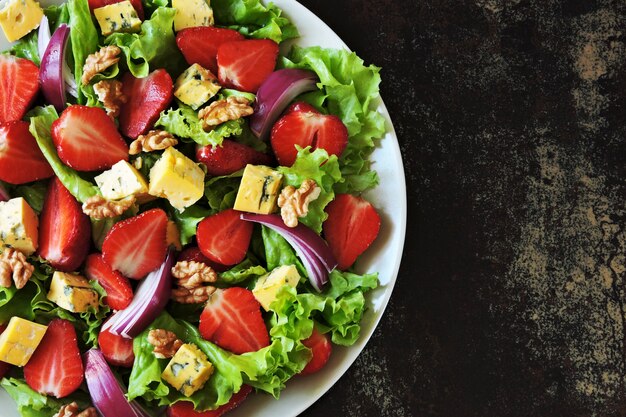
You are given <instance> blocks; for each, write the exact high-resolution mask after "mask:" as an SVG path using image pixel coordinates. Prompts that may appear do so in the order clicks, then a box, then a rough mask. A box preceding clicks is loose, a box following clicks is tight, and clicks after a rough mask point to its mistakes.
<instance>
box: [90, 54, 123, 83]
mask: <svg viewBox="0 0 626 417" xmlns="http://www.w3.org/2000/svg"><path fill="white" fill-rule="evenodd" d="M121 52H122V50H121V49H120V48H118V47H117V46H115V45H109V46H105V47H102V48H100V50H99V51H96V52H94V53H93V54H91V55H89V56H88V57H87V59H86V60H85V65H84V66H83V76H82V77H81V82H82V83H83V85H87V84H89V82H90V81H91V79H92V78H93V77H95V76H96V75H97V74H99V73H101V72H102V71H104V70H106V69H107V68H109V67H111V66H113V65H115V64H117V63H118V61H119V60H120V57H119V55H120V53H121Z"/></svg>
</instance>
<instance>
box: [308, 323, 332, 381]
mask: <svg viewBox="0 0 626 417" xmlns="http://www.w3.org/2000/svg"><path fill="white" fill-rule="evenodd" d="M302 344H303V345H304V346H306V347H308V348H309V349H311V353H312V354H313V357H312V358H311V360H310V361H309V363H307V364H306V366H305V367H304V369H303V370H302V371H301V372H300V375H309V374H312V373H315V372H317V371H319V370H320V369H322V368H323V367H324V365H326V362H328V358H330V354H331V352H332V350H333V346H332V344H331V343H330V339H329V337H328V335H325V334H322V333H320V331H319V330H317V328H315V327H314V328H313V333H311V336H309V337H308V338H307V339H305V340H303V341H302Z"/></svg>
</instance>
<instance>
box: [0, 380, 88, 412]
mask: <svg viewBox="0 0 626 417" xmlns="http://www.w3.org/2000/svg"><path fill="white" fill-rule="evenodd" d="M0 386H2V388H4V389H5V390H6V392H7V393H8V394H9V395H10V396H11V398H13V401H15V404H16V405H17V410H18V411H19V413H20V414H21V415H22V417H52V416H54V415H55V414H57V413H58V412H59V409H60V408H61V406H63V405H66V404H69V403H71V402H73V401H76V403H77V404H78V406H79V407H80V408H81V409H84V408H86V407H90V406H91V401H90V400H89V395H88V394H87V393H86V392H84V391H76V392H74V393H73V394H71V395H70V396H69V397H65V398H63V399H60V400H58V399H56V398H54V397H52V396H47V395H43V394H40V393H38V392H37V391H35V390H33V389H32V388H31V387H29V386H28V384H26V382H25V381H23V380H21V379H17V378H3V379H2V381H1V382H0Z"/></svg>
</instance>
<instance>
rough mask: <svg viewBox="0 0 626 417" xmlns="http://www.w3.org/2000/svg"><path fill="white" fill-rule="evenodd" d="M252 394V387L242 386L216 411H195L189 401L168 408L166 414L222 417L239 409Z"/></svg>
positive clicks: (177, 416)
mask: <svg viewBox="0 0 626 417" xmlns="http://www.w3.org/2000/svg"><path fill="white" fill-rule="evenodd" d="M251 392H252V387H251V386H250V385H242V386H241V389H240V390H239V392H237V393H236V394H233V396H232V397H230V400H229V401H228V402H227V403H226V404H224V405H222V406H220V407H218V408H216V409H215V410H209V411H195V410H194V409H193V403H190V402H189V401H180V402H177V403H175V404H172V405H170V406H169V407H167V411H166V413H165V414H166V415H167V417H220V416H223V415H224V414H226V413H227V412H229V411H231V410H233V409H235V408H237V407H239V404H241V403H242V402H243V400H245V399H246V398H247V397H248V395H249V394H250V393H251Z"/></svg>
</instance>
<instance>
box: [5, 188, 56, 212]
mask: <svg viewBox="0 0 626 417" xmlns="http://www.w3.org/2000/svg"><path fill="white" fill-rule="evenodd" d="M47 188H48V183H47V182H46V181H37V182H33V183H31V184H24V185H18V186H17V187H15V188H14V189H13V191H12V192H11V195H12V196H13V197H22V198H24V200H26V202H27V203H28V205H29V206H31V207H32V209H33V210H35V211H36V212H37V213H41V209H42V208H43V201H44V199H45V197H46V189H47Z"/></svg>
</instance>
